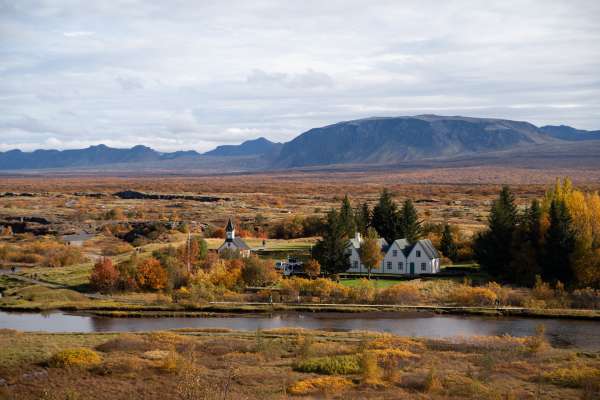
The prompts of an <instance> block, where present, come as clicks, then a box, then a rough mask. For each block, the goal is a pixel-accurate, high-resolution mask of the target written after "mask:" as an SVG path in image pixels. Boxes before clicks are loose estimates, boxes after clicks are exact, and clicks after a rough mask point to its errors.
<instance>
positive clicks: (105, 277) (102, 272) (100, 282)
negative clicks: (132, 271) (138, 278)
mask: <svg viewBox="0 0 600 400" xmlns="http://www.w3.org/2000/svg"><path fill="white" fill-rule="evenodd" d="M118 281H119V272H118V271H117V269H116V268H115V266H114V265H113V263H112V261H111V260H110V258H103V259H101V260H99V261H98V262H97V263H96V264H95V265H94V269H93V270H92V275H91V276H90V285H91V286H92V287H93V288H94V289H96V290H99V291H101V292H109V291H111V290H113V289H114V288H115V287H116V285H117V282H118Z"/></svg>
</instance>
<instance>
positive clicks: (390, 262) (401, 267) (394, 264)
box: [382, 242, 407, 274]
mask: <svg viewBox="0 0 600 400" xmlns="http://www.w3.org/2000/svg"><path fill="white" fill-rule="evenodd" d="M390 266H391V268H389V267H390ZM382 271H383V273H385V274H406V273H407V272H406V257H405V256H404V253H403V252H402V250H401V249H400V247H399V246H398V244H397V243H396V242H394V243H392V245H391V246H390V248H389V249H388V252H387V253H386V255H385V257H384V258H383V269H382Z"/></svg>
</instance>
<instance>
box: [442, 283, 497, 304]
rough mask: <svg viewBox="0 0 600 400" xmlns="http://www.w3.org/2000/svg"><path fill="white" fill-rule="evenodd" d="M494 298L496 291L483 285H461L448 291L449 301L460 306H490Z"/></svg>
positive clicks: (495, 297)
mask: <svg viewBox="0 0 600 400" xmlns="http://www.w3.org/2000/svg"><path fill="white" fill-rule="evenodd" d="M496 299H497V296H496V293H494V292H493V291H491V290H490V289H487V288H483V287H470V286H466V285H461V286H459V287H457V288H455V289H454V290H453V291H452V292H451V293H450V301H451V302H453V303H455V304H458V305H461V306H491V305H494V304H495V303H496Z"/></svg>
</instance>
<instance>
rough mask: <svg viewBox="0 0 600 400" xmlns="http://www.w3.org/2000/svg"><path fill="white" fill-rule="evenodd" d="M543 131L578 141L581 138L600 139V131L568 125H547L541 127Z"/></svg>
mask: <svg viewBox="0 0 600 400" xmlns="http://www.w3.org/2000/svg"><path fill="white" fill-rule="evenodd" d="M540 130H541V131H542V132H544V133H545V134H547V135H550V136H552V137H554V138H556V139H561V140H566V141H569V142H576V141H580V140H600V131H584V130H582V129H575V128H572V127H570V126H567V125H559V126H553V125H547V126H542V127H541V128H540Z"/></svg>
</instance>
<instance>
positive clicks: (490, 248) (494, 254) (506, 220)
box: [473, 186, 517, 277]
mask: <svg viewBox="0 0 600 400" xmlns="http://www.w3.org/2000/svg"><path fill="white" fill-rule="evenodd" d="M516 226H517V207H516V205H515V202H514V197H513V195H512V193H511V192H510V189H509V188H508V186H504V187H503V188H502V191H501V192H500V195H499V197H498V199H497V200H496V201H494V203H493V205H492V209H491V211H490V216H489V217H488V227H489V228H488V230H487V231H485V232H482V233H480V234H479V235H478V236H477V237H476V238H475V242H474V246H473V250H474V253H475V259H476V260H477V261H478V262H479V264H480V265H481V266H482V267H484V268H486V269H487V270H488V271H489V272H490V273H491V274H492V275H494V276H500V277H505V276H506V275H507V272H508V269H509V266H510V264H511V261H512V250H513V235H514V233H515V229H516Z"/></svg>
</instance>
